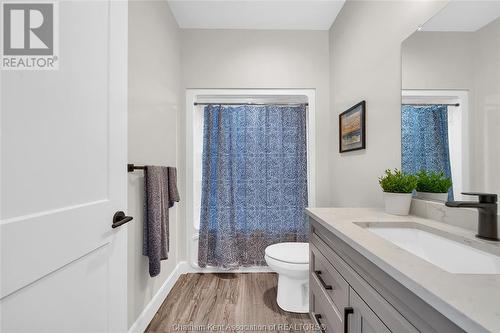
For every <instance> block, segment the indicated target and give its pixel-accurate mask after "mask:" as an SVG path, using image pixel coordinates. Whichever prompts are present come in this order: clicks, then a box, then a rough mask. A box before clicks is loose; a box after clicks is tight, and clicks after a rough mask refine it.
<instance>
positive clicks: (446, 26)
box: [421, 0, 500, 31]
mask: <svg viewBox="0 0 500 333" xmlns="http://www.w3.org/2000/svg"><path fill="white" fill-rule="evenodd" d="M498 17H500V1H499V0H493V1H459V0H458V1H457V0H456V1H451V2H450V3H448V5H446V7H444V8H443V9H442V10H441V11H440V12H439V13H437V14H436V15H435V16H434V17H432V18H431V19H430V20H429V21H427V22H426V23H425V24H424V25H423V26H422V29H421V30H422V31H476V30H478V29H481V28H482V27H484V26H485V25H487V24H488V23H490V22H492V21H493V20H495V19H496V18H498Z"/></svg>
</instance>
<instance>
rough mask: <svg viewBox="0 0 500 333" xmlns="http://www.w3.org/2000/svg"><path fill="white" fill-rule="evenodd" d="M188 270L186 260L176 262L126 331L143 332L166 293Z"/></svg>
mask: <svg viewBox="0 0 500 333" xmlns="http://www.w3.org/2000/svg"><path fill="white" fill-rule="evenodd" d="M189 271H190V269H189V264H188V263H187V262H186V261H181V262H179V263H178V264H177V266H175V268H174V270H173V271H172V273H171V274H170V275H169V277H168V278H167V279H166V280H165V283H163V285H162V286H161V288H160V290H158V292H157V293H156V295H154V297H153V298H152V299H151V301H150V302H149V303H148V305H147V306H146V307H145V308H144V310H143V311H142V312H141V314H140V315H139V317H138V318H137V320H136V321H135V322H134V324H132V326H131V327H130V328H129V330H128V333H144V331H145V330H146V327H148V325H149V323H150V322H151V320H152V319H153V317H154V315H155V314H156V312H157V311H158V309H159V308H160V306H161V304H162V303H163V301H164V300H165V298H167V296H168V293H170V290H172V287H173V286H174V284H175V282H177V280H178V279H179V277H180V276H181V275H182V274H184V273H186V272H189Z"/></svg>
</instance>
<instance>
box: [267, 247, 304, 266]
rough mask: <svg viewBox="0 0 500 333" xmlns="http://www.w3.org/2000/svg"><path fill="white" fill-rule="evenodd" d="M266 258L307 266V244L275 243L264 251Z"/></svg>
mask: <svg viewBox="0 0 500 333" xmlns="http://www.w3.org/2000/svg"><path fill="white" fill-rule="evenodd" d="M265 254H266V256H268V257H270V258H272V259H274V260H278V261H282V262H284V263H289V264H309V243H291V242H288V243H277V244H273V245H270V246H268V247H267V248H266V250H265Z"/></svg>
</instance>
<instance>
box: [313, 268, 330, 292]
mask: <svg viewBox="0 0 500 333" xmlns="http://www.w3.org/2000/svg"><path fill="white" fill-rule="evenodd" d="M314 274H316V277H317V278H318V280H319V283H321V285H322V286H323V288H325V289H326V290H333V287H332V286H330V285H329V284H326V283H325V280H323V277H322V276H321V271H314Z"/></svg>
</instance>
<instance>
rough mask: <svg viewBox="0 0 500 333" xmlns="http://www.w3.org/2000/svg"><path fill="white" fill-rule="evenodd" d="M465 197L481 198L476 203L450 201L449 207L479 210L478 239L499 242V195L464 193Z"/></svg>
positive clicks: (447, 204) (447, 203)
mask: <svg viewBox="0 0 500 333" xmlns="http://www.w3.org/2000/svg"><path fill="white" fill-rule="evenodd" d="M462 194H465V195H477V196H479V202H475V201H448V202H446V203H445V205H446V206H448V207H470V208H477V209H478V210H479V221H478V222H479V223H478V228H477V235H476V237H478V238H483V239H487V240H494V241H499V240H500V239H498V215H497V214H498V213H497V211H498V206H497V195H496V194H490V193H471V192H464V193H462Z"/></svg>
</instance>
